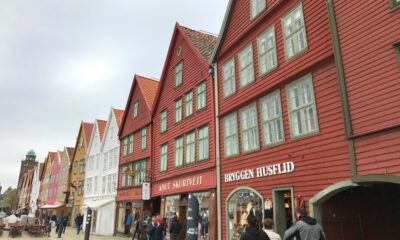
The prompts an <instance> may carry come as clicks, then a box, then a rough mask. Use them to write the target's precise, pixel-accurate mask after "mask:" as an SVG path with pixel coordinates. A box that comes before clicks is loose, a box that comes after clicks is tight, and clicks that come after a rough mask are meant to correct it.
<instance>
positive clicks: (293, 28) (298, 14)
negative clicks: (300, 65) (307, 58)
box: [282, 4, 307, 60]
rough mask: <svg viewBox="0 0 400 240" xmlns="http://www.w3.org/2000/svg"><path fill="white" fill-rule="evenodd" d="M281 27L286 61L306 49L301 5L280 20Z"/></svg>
mask: <svg viewBox="0 0 400 240" xmlns="http://www.w3.org/2000/svg"><path fill="white" fill-rule="evenodd" d="M282 26H283V30H282V31H283V36H284V43H285V55H286V59H287V60H288V59H291V58H292V57H294V56H295V55H297V54H299V53H301V52H302V51H304V50H305V49H307V37H306V28H305V26H304V19H303V9H302V6H301V4H299V5H298V6H297V7H295V8H294V9H292V10H291V11H290V12H289V13H288V14H286V15H285V16H284V17H283V18H282Z"/></svg>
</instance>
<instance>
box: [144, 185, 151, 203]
mask: <svg viewBox="0 0 400 240" xmlns="http://www.w3.org/2000/svg"><path fill="white" fill-rule="evenodd" d="M150 191H151V188H150V183H148V182H144V183H143V184H142V199H143V200H150Z"/></svg>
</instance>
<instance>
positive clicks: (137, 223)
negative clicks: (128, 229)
mask: <svg viewBox="0 0 400 240" xmlns="http://www.w3.org/2000/svg"><path fill="white" fill-rule="evenodd" d="M133 226H134V228H135V230H134V232H133V236H132V240H135V237H136V235H137V237H138V239H140V234H141V232H142V229H141V227H142V224H141V219H140V216H139V215H136V216H135V221H134V222H133Z"/></svg>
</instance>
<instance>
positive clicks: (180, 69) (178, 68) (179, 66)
mask: <svg viewBox="0 0 400 240" xmlns="http://www.w3.org/2000/svg"><path fill="white" fill-rule="evenodd" d="M182 65H183V62H182V61H180V62H179V63H178V64H177V65H176V66H175V87H179V86H180V85H182V75H183V74H182V73H183V66H182Z"/></svg>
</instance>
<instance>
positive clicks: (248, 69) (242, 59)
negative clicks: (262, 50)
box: [239, 43, 254, 87]
mask: <svg viewBox="0 0 400 240" xmlns="http://www.w3.org/2000/svg"><path fill="white" fill-rule="evenodd" d="M239 67H240V87H245V86H247V85H248V84H250V83H252V82H254V66H253V45H252V44H251V43H250V44H249V45H247V46H246V47H245V48H244V49H242V50H241V51H240V52H239Z"/></svg>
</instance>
